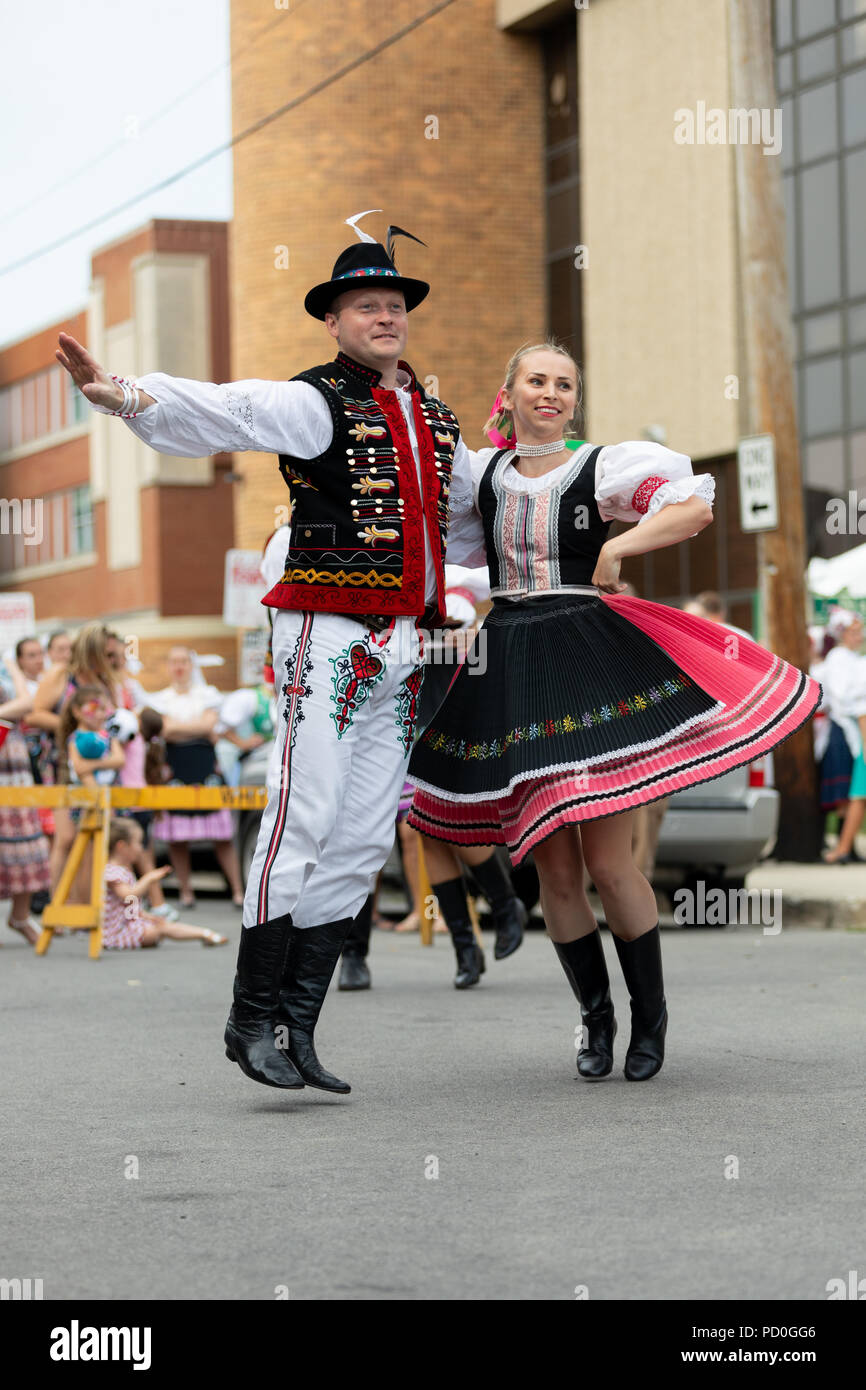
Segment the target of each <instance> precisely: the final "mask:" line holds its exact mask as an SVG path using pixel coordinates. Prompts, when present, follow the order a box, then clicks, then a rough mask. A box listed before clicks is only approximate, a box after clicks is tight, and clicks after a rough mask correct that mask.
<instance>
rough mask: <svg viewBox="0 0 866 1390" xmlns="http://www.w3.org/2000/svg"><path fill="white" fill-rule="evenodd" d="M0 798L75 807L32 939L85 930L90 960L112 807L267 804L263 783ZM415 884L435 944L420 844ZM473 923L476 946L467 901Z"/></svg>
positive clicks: (256, 807)
mask: <svg viewBox="0 0 866 1390" xmlns="http://www.w3.org/2000/svg"><path fill="white" fill-rule="evenodd" d="M2 800H3V803H4V805H7V806H34V807H39V806H54V807H56V806H65V807H67V808H68V809H70V810H73V809H75V810H79V811H80V813H81V814H80V819H79V822H78V833H77V834H76V836H75V839H74V840H73V842H72V846H71V848H70V851H69V855H68V857H67V860H66V863H65V864H64V866H63V872H62V873H61V875H60V878H59V880H58V883H57V887H56V888H55V890H54V894H53V896H52V899H51V902H50V903H49V904H48V906H47V907H46V908H45V910H44V911H43V913H42V934H41V936H40V937H39V940H38V941H37V943H36V946H35V948H34V949H35V951H36V954H37V956H44V955H45V952H46V951H47V950H48V948H49V946H50V945H51V942H52V940H53V938H54V932H55V930H56V929H57V928H58V927H68V928H72V930H74V931H89V932H90V942H89V946H88V950H89V954H90V957H91V959H92V960H97V959H98V958H99V956H100V955H101V954H102V891H103V875H104V873H105V865H106V863H107V860H108V827H109V822H110V820H111V816H112V812H113V811H117V810H131V809H132V808H135V809H136V810H141V811H219V810H222V809H223V808H228V809H229V810H241V811H263V810H264V809H265V806H266V804H267V791H266V790H265V788H264V787H41V786H35V787H4V788H3V791H2ZM88 846H92V850H93V856H92V861H91V869H90V901H89V902H87V903H70V902H69V894H70V892H71V891H72V885H73V884H74V882H75V879H76V877H77V876H78V873H79V871H80V869H81V865H82V863H83V862H84V856H85V854H86V853H87V849H88ZM418 868H419V880H420V882H419V889H420V897H421V902H422V903H423V904H424V910H423V911H422V913H421V944H422V945H423V946H432V945H433V924H434V922H435V918H436V913H435V912H434V913H433V914H431V915H428V912H427V904H428V903H432V904H433V906H434V908H435V900H434V899H433V895H432V893H431V891H430V879H429V877H428V875H427V870H426V867H425V865H424V853H423V849H422V848H421V846H420V844H419V846H418ZM469 911H470V915H471V917H472V926H473V929H474V931H475V935H476V938H477V940H478V943H479V945H483V942H482V939H481V932H480V930H479V926H478V918H477V915H476V913H475V908H474V906H473V904H472V902H471V900H470V904H469Z"/></svg>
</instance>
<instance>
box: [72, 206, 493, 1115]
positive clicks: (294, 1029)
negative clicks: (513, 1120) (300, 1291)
mask: <svg viewBox="0 0 866 1390" xmlns="http://www.w3.org/2000/svg"><path fill="white" fill-rule="evenodd" d="M365 215H366V214H364V213H359V214H357V215H356V217H353V218H349V219H347V220H348V223H349V225H350V226H352V227H353V229H354V230H355V232H356V233H357V235H358V237H359V238H360V242H359V243H356V244H354V245H352V246H350V247H349V248H348V249H347V250H345V251H343V252H342V254H341V255H340V256H339V257H338V258H337V261H336V264H335V265H334V269H333V273H332V275H331V278H330V279H329V280H327V281H325V282H323V283H322V284H319V285H316V286H315V287H314V288H313V289H311V290H310V292H309V293H308V294H307V296H306V299H305V301H304V304H305V307H306V309H307V312H308V313H310V314H311V315H312V316H313V317H314V318H316V319H319V320H321V321H322V322H323V323H324V324H325V327H326V328H327V330H328V332H329V334H330V335H331V337H332V338H334V339H336V342H337V345H338V347H339V349H340V350H339V352H338V354H337V356H336V358H335V359H334V360H333V361H330V362H327V363H325V364H324V365H322V366H318V367H312V368H310V369H309V370H308V371H305V372H302V373H300V375H299V376H297V377H295V378H293V379H292V380H291V381H287V382H280V381H240V382H234V383H229V384H227V385H214V384H211V383H207V382H199V381H188V380H182V379H179V378H176V377H170V376H166V375H164V374H163V373H161V372H154V373H151V374H148V375H147V376H144V377H142V378H141V379H140V381H138V382H137V383H133V382H130V381H128V380H127V379H125V378H122V377H115V376H110V375H109V374H108V373H107V372H105V371H104V370H103V369H102V368H101V367H100V366H99V365H98V364H97V363H96V362H95V361H94V360H93V358H91V357H90V355H89V354H88V353H87V351H86V349H84V348H83V347H82V346H81V345H80V344H79V343H77V342H76V341H75V340H74V339H73V338H71V337H69V336H68V335H67V334H61V335H60V351H59V352H58V353H57V358H58V360H59V361H60V362H61V363H62V365H63V366H64V367H65V368H66V369H67V370H68V371H69V372H70V374H71V375H72V378H73V380H74V381H75V383H76V385H77V386H79V388H80V389H81V390H82V392H83V394H84V395H85V396H86V398H87V400H88V401H89V402H90V404H91V405H92V406H93V407H94V408H95V409H98V410H102V411H104V412H106V413H108V414H114V415H121V416H122V417H123V418H124V419H125V420H126V421H127V424H128V425H129V427H130V428H131V429H132V430H133V432H134V433H135V434H136V435H137V436H138V438H140V439H142V440H143V441H144V442H145V443H147V444H149V445H150V446H151V447H152V448H154V449H157V450H159V451H161V452H163V453H168V454H174V455H181V456H183V457H191V458H199V457H202V456H203V455H206V454H212V453H222V452H232V451H238V452H242V451H245V450H258V451H262V452H265V453H276V454H278V455H279V460H280V470H281V472H282V474H283V478H284V479H285V481H286V483H287V485H288V487H289V488H290V490H291V494H292V503H293V513H292V524H291V538H290V543H289V547H288V554H287V555H286V558H285V567H284V571H283V573H282V576H281V578H280V579H279V581H278V582H277V583H276V584H274V586H273V588H272V589H271V590H270V592H269V593H267V594H266V595H265V597H264V599H263V602H264V603H265V604H267V605H268V606H269V607H271V608H273V609H276V610H277V612H276V615H275V619H274V629H273V659H274V672H275V679H276V693H277V699H278V702H279V708H280V712H281V715H282V717H281V719H280V721H279V723H280V728H279V731H278V734H277V737H276V739H275V743H274V748H273V752H272V756H271V762H270V765H269V768H268V778H267V786H268V805H267V809H266V810H265V813H264V816H263V818H262V825H261V830H260V833H259V839H258V844H257V846H256V853H255V857H254V860H253V865H252V869H251V871H250V876H249V881H248V883H247V889H246V898H245V904H244V922H243V924H244V930H243V931H242V933H241V945H240V951H239V954H238V964H237V974H236V977H235V985H234V1004H233V1007H232V1010H231V1013H230V1016H229V1020H228V1024H227V1026H226V1034H225V1041H226V1052H227V1055H228V1057H229V1058H230V1059H231V1060H232V1061H237V1062H238V1063H239V1065H240V1067H241V1069H242V1071H244V1072H245V1074H246V1075H247V1076H249V1077H251V1078H252V1079H253V1080H255V1081H260V1082H262V1083H263V1084H265V1085H269V1086H279V1087H284V1088H287V1089H289V1090H293V1089H300V1088H301V1087H303V1086H304V1085H305V1084H307V1085H311V1086H317V1087H319V1088H321V1089H323V1090H329V1091H339V1092H346V1091H348V1090H349V1089H350V1087H349V1086H348V1085H347V1083H346V1082H344V1081H341V1080H339V1078H337V1077H336V1076H333V1075H331V1074H330V1073H329V1072H327V1071H325V1070H324V1068H323V1067H322V1066H321V1064H320V1063H319V1060H318V1058H317V1056H316V1052H315V1049H314V1044H313V1033H314V1029H315V1025H316V1022H317V1020H318V1017H319V1012H320V1010H321V1007H322V1003H323V1001H324V997H325V993H326V991H327V988H328V984H329V982H330V980H331V976H332V974H333V972H334V968H335V966H336V963H337V960H338V959H339V956H340V951H341V948H342V946H343V942H344V940H345V937H346V935H347V933H348V931H349V928H350V926H351V924H352V919H353V918H354V917H355V915H356V914H357V913H358V912H359V910H360V909H361V907H362V905H363V903H364V901H365V899H366V897H367V895H368V893H369V891H370V889H371V887H372V884H373V881H374V879H375V875H376V874H377V872H378V870H379V869H380V868H381V866H382V864H383V863H384V861H385V858H386V856H387V854H388V851H389V849H390V847H391V844H392V841H393V835H394V821H395V817H396V810H397V802H398V798H399V794H400V789H401V787H402V785H403V779H404V773H405V768H406V763H407V761H408V757H409V752H410V749H411V746H412V737H413V730H414V725H415V719H416V715H417V707H418V699H419V693H420V686H421V679H422V670H421V666H420V652H419V646H420V641H419V634H418V629H419V628H422V629H423V628H431V627H434V626H436V625H438V624H439V623H440V622H441V620H442V617H443V610H444V578H443V570H444V556H445V544H446V536H447V529H448V520H449V508H450V512H451V514H452V516H454V515H462V514H464V513H468V512H469V511H471V509H472V506H473V500H472V482H471V471H470V467H469V457H468V453H467V450H466V446H465V444H464V443H463V442H462V440H461V438H460V428H459V425H458V422H457V419H456V417H455V416H454V414H453V413H452V411H450V410H449V409H448V407H447V406H446V405H444V404H443V402H442V401H440V400H437V399H436V398H435V397H434V396H431V395H429V394H428V393H427V391H425V390H424V388H423V387H422V386H421V385H420V383H419V382H418V380H417V378H416V376H415V374H414V372H413V371H412V369H411V367H410V366H409V365H408V364H407V363H406V362H404V361H403V360H402V357H401V354H402V352H403V349H404V347H405V345H406V340H407V336H408V324H407V316H408V314H409V313H410V312H411V311H412V310H413V309H414V308H416V307H417V305H419V304H420V303H421V302H422V300H423V299H424V298H426V296H427V293H428V291H429V285H427V284H426V283H424V282H423V281H420V280H413V279H409V278H407V277H405V276H402V275H400V274H399V273H398V271H397V269H396V267H395V264H394V257H393V236H394V235H403V236H411V233H406V232H402V231H401V230H400V229H399V228H396V227H390V228H389V229H388V237H387V248H386V247H385V246H382V245H380V244H379V243H377V242H376V241H375V240H374V239H373V238H372V237H370V236H368V235H367V234H366V233H365V232H363V231H361V230H360V228H358V227H357V226H356V223H357V221H358V219H359V218H360V217H363V216H365ZM412 240H415V241H417V240H418V238H417V237H412Z"/></svg>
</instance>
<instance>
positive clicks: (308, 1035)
mask: <svg viewBox="0 0 866 1390" xmlns="http://www.w3.org/2000/svg"><path fill="white" fill-rule="evenodd" d="M351 925H352V918H351V917H343V918H341V920H340V921H339V922H325V923H323V925H322V926H319V927H307V928H305V929H303V930H302V929H301V928H300V927H292V930H291V941H290V944H289V954H288V959H287V961H286V969H285V973H284V975H283V988H282V989H281V990H280V1003H279V1009H278V1011H277V1019H278V1021H279V1022H280V1023H283V1024H285V1025H286V1026H287V1028H288V1030H289V1040H288V1053H289V1056H290V1058H291V1059H292V1061H293V1062H294V1064H295V1066H296V1067H297V1069H298V1071H299V1072H300V1073H301V1076H302V1078H303V1080H304V1081H305V1082H306V1083H307V1085H308V1086H316V1087H318V1089H319V1090H320V1091H339V1092H340V1093H341V1094H345V1093H346V1092H348V1091H351V1089H352V1088H351V1086H350V1085H349V1083H348V1082H347V1081H341V1080H340V1078H339V1077H338V1076H333V1075H332V1074H331V1072H329V1071H325V1069H324V1067H323V1066H322V1064H321V1062H320V1061H319V1059H318V1057H317V1056H316V1049H315V1047H314V1046H313V1033H314V1031H315V1027H316V1024H317V1022H318V1020H319V1014H320V1013H321V1011H322V1005H323V1004H324V1002H325V995H326V994H327V992H328V985H329V984H330V983H331V976H332V975H333V973H334V968H335V967H336V964H337V961H338V960H339V958H340V951H341V950H342V947H343V942H344V941H345V940H346V937H347V935H348V933H349V929H350V928H351Z"/></svg>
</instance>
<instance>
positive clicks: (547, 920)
mask: <svg viewBox="0 0 866 1390" xmlns="http://www.w3.org/2000/svg"><path fill="white" fill-rule="evenodd" d="M532 857H533V859H534V860H535V867H536V869H537V870H538V881H539V884H540V887H541V912H542V915H543V917H544V925H545V927H546V928H547V934H548V936H549V937H550V939H551V941H560V942H564V941H576V940H577V939H578V937H581V936H589V935H590V933H591V932H594V931H595V930H596V928H597V926H598V923H597V922H596V920H595V913H594V912H593V910H592V908H591V906H590V902H589V898H588V897H587V896H586V892H585V890H584V886H583V884H584V873H583V854H582V851H581V843H580V832H579V831H578V830H577V828H576V827H575V826H571V825H567V826H565V828H564V829H563V830H558V831H557V832H556V834H555V835H551V836H549V837H548V839H546V840H542V842H541V844H540V845H536V847H535V849H534V850H533V852H532Z"/></svg>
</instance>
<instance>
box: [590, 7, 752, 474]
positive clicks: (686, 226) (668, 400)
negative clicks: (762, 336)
mask: <svg viewBox="0 0 866 1390" xmlns="http://www.w3.org/2000/svg"><path fill="white" fill-rule="evenodd" d="M726 13H727V6H726V0H700V3H697V2H696V0H664V3H658V2H657V0H652V3H648V0H591V3H590V4H589V6H588V8H587V9H586V10H583V11H581V12H580V13H579V16H578V55H579V56H578V61H579V67H580V73H579V83H578V90H579V93H580V120H581V179H582V183H581V195H582V237H583V241H584V242H585V244H586V245H587V247H588V268H587V269H585V270H584V271H582V272H579V273H582V274H584V275H585V277H586V280H585V297H584V330H585V340H586V344H587V349H586V357H587V373H588V409H589V417H588V433H589V435H590V438H592V439H594V440H598V441H599V442H602V441H604V442H609V441H613V440H623V439H635V438H641V437H642V433H643V430H644V428H645V427H646V426H647V425H651V424H659V425H661V426H663V428H664V429H665V431H666V435H667V443H668V444H669V445H670V446H671V447H673V448H676V449H680V450H682V451H683V452H685V453H688V454H690V455H692V456H695V457H700V456H704V457H706V456H709V455H713V454H720V453H725V452H727V451H729V450H730V449H732V448H734V447H735V445H736V440H737V434H738V423H737V422H738V402H737V400H736V399H726V398H725V389H726V378H728V377H729V375H730V374H736V373H737V372H738V366H739V364H738V349H737V288H736V276H737V256H736V223H735V201H734V200H735V189H734V162H733V150H732V147H731V146H730V145H728V144H725V145H709V144H693V145H687V144H677V143H676V142H675V140H674V129H675V119H674V113H675V112H676V111H677V109H678V108H690V109H691V110H693V111H694V110H695V109H696V107H697V103H698V102H699V101H703V102H705V103H706V107H707V108H711V107H718V108H721V109H723V110H725V111H726V112H727V110H728V107H729V104H730V103H729V95H728V86H729V74H728V35H727V21H726ZM660 190H663V192H662V191H660Z"/></svg>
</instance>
